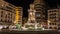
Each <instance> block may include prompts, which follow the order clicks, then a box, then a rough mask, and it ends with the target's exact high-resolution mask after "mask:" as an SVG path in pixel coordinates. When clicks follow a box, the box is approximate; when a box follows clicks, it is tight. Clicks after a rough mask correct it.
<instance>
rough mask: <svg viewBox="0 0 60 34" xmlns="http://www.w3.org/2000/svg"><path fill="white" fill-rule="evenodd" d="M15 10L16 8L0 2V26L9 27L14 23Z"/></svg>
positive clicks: (2, 1)
mask: <svg viewBox="0 0 60 34" xmlns="http://www.w3.org/2000/svg"><path fill="white" fill-rule="evenodd" d="M15 8H16V6H14V5H12V4H10V3H8V2H5V1H4V0H0V24H3V25H6V24H7V25H10V24H12V23H14V21H15V14H16V13H15Z"/></svg>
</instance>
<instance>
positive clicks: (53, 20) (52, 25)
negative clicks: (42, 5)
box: [48, 9, 59, 29]
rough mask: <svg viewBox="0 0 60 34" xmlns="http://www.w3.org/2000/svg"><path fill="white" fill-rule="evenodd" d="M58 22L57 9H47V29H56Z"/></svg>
mask: <svg viewBox="0 0 60 34" xmlns="http://www.w3.org/2000/svg"><path fill="white" fill-rule="evenodd" d="M58 24H59V10H58V9H50V10H48V29H58Z"/></svg>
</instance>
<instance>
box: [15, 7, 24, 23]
mask: <svg viewBox="0 0 60 34" xmlns="http://www.w3.org/2000/svg"><path fill="white" fill-rule="evenodd" d="M15 11H16V16H15V22H16V23H18V24H22V16H23V12H22V11H23V8H22V7H16V9H15Z"/></svg>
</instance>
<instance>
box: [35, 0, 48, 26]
mask: <svg viewBox="0 0 60 34" xmlns="http://www.w3.org/2000/svg"><path fill="white" fill-rule="evenodd" d="M34 9H35V10H36V12H35V18H36V21H37V23H40V25H42V27H45V26H46V24H47V21H46V12H45V3H44V1H43V0H34Z"/></svg>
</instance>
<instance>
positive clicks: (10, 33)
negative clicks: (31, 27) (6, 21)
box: [0, 30, 60, 34]
mask: <svg viewBox="0 0 60 34" xmlns="http://www.w3.org/2000/svg"><path fill="white" fill-rule="evenodd" d="M59 33H60V32H58V31H9V30H7V31H0V34H59Z"/></svg>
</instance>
